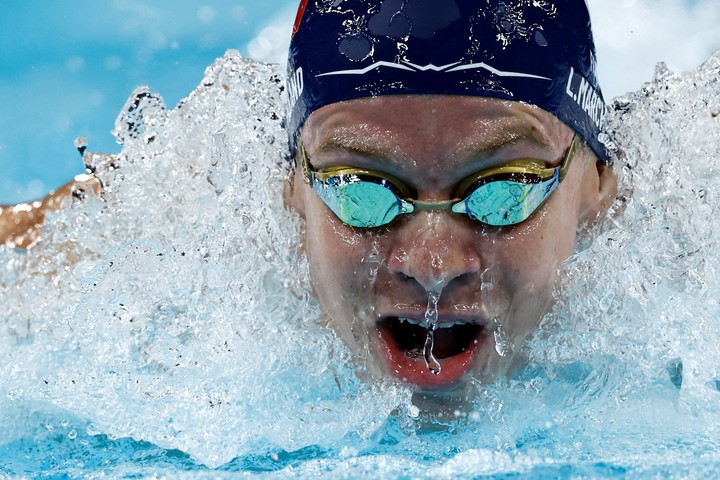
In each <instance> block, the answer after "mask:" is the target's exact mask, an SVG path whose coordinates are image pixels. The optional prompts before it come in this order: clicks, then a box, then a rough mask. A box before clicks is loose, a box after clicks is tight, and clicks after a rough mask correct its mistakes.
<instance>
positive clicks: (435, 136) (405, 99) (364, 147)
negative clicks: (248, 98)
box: [302, 95, 572, 160]
mask: <svg viewBox="0 0 720 480" xmlns="http://www.w3.org/2000/svg"><path fill="white" fill-rule="evenodd" d="M571 138H572V132H571V131H570V129H569V128H568V127H567V126H565V125H564V124H563V123H562V122H560V121H559V120H558V119H557V118H556V117H555V116H553V115H552V114H550V113H548V112H546V111H544V110H542V109H540V108H537V107H534V106H531V105H527V104H524V103H520V102H512V101H505V100H498V99H491V98H481V97H466V96H457V95H405V96H382V97H375V98H363V99H357V100H350V101H346V102H339V103H335V104H331V105H327V106H325V107H322V108H320V109H318V110H317V111H315V112H313V114H312V115H311V116H310V118H309V119H308V121H307V123H306V124H305V127H304V128H303V131H302V141H303V144H304V145H305V146H306V147H307V149H308V150H309V151H323V150H333V149H344V150H351V151H360V152H363V153H366V154H373V155H379V156H383V157H388V156H390V157H394V158H397V159H403V158H406V159H408V160H410V159H418V158H421V157H428V156H429V157H433V158H443V159H445V160H452V159H454V158H462V157H465V156H468V155H478V154H482V153H483V152H485V153H487V154H488V155H492V154H493V153H495V152H497V151H500V150H503V149H507V148H511V149H512V148H516V149H521V150H525V151H534V152H528V154H532V153H535V155H534V156H536V157H538V158H543V157H544V156H549V158H554V157H555V156H556V155H557V154H558V153H560V152H562V151H563V150H564V149H565V148H566V147H567V144H568V143H569V141H570V139H571Z"/></svg>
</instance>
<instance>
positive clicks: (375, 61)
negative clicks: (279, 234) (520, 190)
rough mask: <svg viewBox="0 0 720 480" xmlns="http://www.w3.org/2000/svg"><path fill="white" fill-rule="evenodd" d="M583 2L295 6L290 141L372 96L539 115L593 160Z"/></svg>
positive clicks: (335, 1) (598, 118)
mask: <svg viewBox="0 0 720 480" xmlns="http://www.w3.org/2000/svg"><path fill="white" fill-rule="evenodd" d="M595 64H596V57H595V46H594V43H593V38H592V32H591V29H590V16H589V13H588V9H587V4H586V2H585V0H500V1H498V0H310V1H308V0H302V2H301V4H300V8H299V10H298V14H297V18H296V20H295V26H294V28H293V37H292V40H291V43H290V53H289V59H288V94H289V98H290V106H291V112H290V118H289V120H288V134H289V136H290V148H291V151H292V153H293V156H294V154H295V150H296V146H297V139H298V135H299V131H300V128H301V127H302V126H303V124H304V123H305V121H306V120H307V118H308V117H309V116H310V114H311V113H312V112H313V111H315V110H317V109H318V108H320V107H322V106H324V105H329V104H331V103H335V102H340V101H343V100H352V99H356V98H363V97H374V96H378V95H407V94H439V95H472V96H480V97H492V98H499V99H505V100H514V101H518V102H525V103H529V104H532V105H535V106H538V107H540V108H542V109H544V110H546V111H548V112H550V113H552V114H554V115H555V116H556V117H557V118H559V119H560V120H561V121H563V122H564V123H565V124H567V125H568V126H569V127H570V128H572V129H573V130H575V131H576V132H577V133H578V134H580V136H581V137H582V138H583V139H584V140H585V141H586V142H587V143H588V145H589V146H590V147H591V148H592V150H593V151H594V152H595V154H596V155H597V156H598V158H599V159H600V160H601V161H603V162H605V163H611V161H610V156H609V154H608V152H607V150H606V148H605V146H604V145H603V144H602V143H601V142H600V141H599V139H598V136H599V134H600V128H601V125H602V122H603V118H604V116H605V112H606V106H605V102H604V100H603V96H602V92H601V91H600V87H599V85H598V82H597V79H596V77H595Z"/></svg>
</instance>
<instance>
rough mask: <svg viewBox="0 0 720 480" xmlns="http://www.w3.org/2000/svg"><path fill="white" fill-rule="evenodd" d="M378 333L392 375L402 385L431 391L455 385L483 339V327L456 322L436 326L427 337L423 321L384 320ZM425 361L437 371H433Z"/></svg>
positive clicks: (409, 319) (466, 370)
mask: <svg viewBox="0 0 720 480" xmlns="http://www.w3.org/2000/svg"><path fill="white" fill-rule="evenodd" d="M378 332H379V335H380V340H381V345H382V346H383V347H384V348H383V353H384V354H385V356H386V358H385V360H386V362H387V364H388V367H389V368H390V371H391V373H392V374H393V375H394V376H395V377H397V378H398V379H400V380H402V381H405V382H408V383H412V384H415V385H418V386H420V387H423V388H430V389H437V388H445V387H449V386H452V385H453V384H455V383H457V382H458V381H459V380H460V379H461V378H462V376H463V375H465V373H467V372H468V371H469V370H470V369H471V368H472V366H473V364H474V358H475V356H476V355H475V354H476V353H477V351H478V347H479V346H480V344H481V343H482V342H483V340H484V338H485V335H484V333H485V329H484V328H483V327H482V325H480V324H478V323H474V322H465V321H459V320H458V321H442V322H438V323H437V325H436V326H435V328H434V329H433V330H432V332H431V333H430V326H429V325H428V324H426V323H425V322H424V321H421V320H417V319H411V318H405V317H386V318H383V319H381V320H380V321H379V322H378ZM429 333H430V334H431V339H432V341H430V342H428V335H429ZM430 346H431V347H430ZM428 350H431V351H428ZM429 355H430V356H429ZM428 358H430V359H431V362H433V363H434V362H437V363H434V364H435V365H437V366H438V367H439V368H433V365H431V364H429V363H428Z"/></svg>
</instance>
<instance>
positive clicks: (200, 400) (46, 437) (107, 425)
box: [0, 2, 720, 478]
mask: <svg viewBox="0 0 720 480" xmlns="http://www.w3.org/2000/svg"><path fill="white" fill-rule="evenodd" d="M325 3H328V2H325ZM719 70H720V54H718V55H716V56H714V57H713V58H712V59H711V60H709V61H708V63H707V64H706V65H705V66H703V67H701V68H699V69H698V70H696V71H694V72H689V73H687V74H683V75H682V76H677V75H662V78H658V79H657V80H656V81H655V82H652V83H650V84H648V85H647V86H646V87H645V88H644V89H643V90H642V91H641V92H638V93H636V94H629V95H628V96H627V97H626V99H619V100H618V101H616V102H615V104H614V112H613V117H614V118H613V121H612V125H611V126H612V128H613V129H614V130H615V133H617V134H618V135H616V136H615V141H616V143H617V145H618V146H621V147H622V148H623V149H624V154H625V155H624V157H622V158H621V159H619V160H618V162H617V163H616V167H615V168H616V171H617V172H618V174H619V175H620V176H621V178H622V182H623V183H622V187H623V191H624V192H625V193H624V194H623V197H622V204H621V205H620V206H619V207H618V210H621V209H624V212H623V213H622V215H618V216H615V217H609V218H608V220H607V223H606V225H605V226H604V228H603V229H601V230H599V231H598V232H596V236H595V238H594V240H593V241H592V242H590V244H589V245H588V246H585V247H584V249H580V250H579V251H578V252H577V254H576V255H575V256H574V257H573V258H572V259H569V260H568V262H567V265H566V266H565V267H564V268H565V271H564V280H563V290H562V292H561V293H558V297H557V304H556V307H555V311H554V312H553V313H551V314H550V315H549V316H548V317H547V318H546V320H545V322H544V323H543V325H542V326H541V328H540V330H539V331H538V332H537V334H536V335H535V336H534V337H533V338H531V339H529V341H528V342H527V344H526V345H523V346H522V348H523V349H525V348H527V353H528V356H529V357H530V360H531V366H530V367H529V368H528V369H526V370H524V371H522V372H521V375H518V377H516V378H510V379H503V380H500V381H497V382H495V383H491V384H485V383H482V384H478V385H474V386H476V387H477V395H473V396H472V397H469V401H474V405H473V411H472V414H471V418H472V422H470V423H469V424H467V425H465V424H460V423H453V424H452V432H447V435H445V434H440V433H438V434H433V435H422V436H420V435H414V434H409V435H406V434H405V432H404V431H403V430H402V427H403V425H399V426H398V422H400V421H401V420H402V419H398V417H397V416H394V414H390V412H393V411H409V412H412V415H410V416H411V417H415V416H417V415H418V414H419V416H422V414H421V413H420V412H418V411H417V410H416V409H413V408H412V406H408V405H410V401H409V397H410V394H409V393H408V391H407V390H403V389H402V388H400V387H398V386H397V385H396V384H394V383H392V384H390V383H382V382H379V383H368V384H362V383H361V382H359V381H358V380H357V377H355V369H354V368H353V366H352V360H351V359H352V355H351V354H350V353H349V352H348V351H347V349H346V348H345V347H344V346H343V344H342V343H341V342H339V341H337V339H336V338H334V337H333V334H332V332H330V331H328V330H327V329H324V328H322V327H321V326H320V325H321V322H320V316H319V312H318V310H319V309H318V306H317V303H316V302H315V301H314V300H313V299H312V298H311V297H310V296H309V294H308V293H307V292H308V291H310V290H311V289H310V287H309V280H308V273H307V265H306V264H305V263H304V262H303V260H302V259H300V260H298V259H297V258H294V257H293V256H292V255H290V254H289V253H288V252H291V251H295V250H296V249H297V245H296V243H295V241H294V240H293V239H294V238H296V237H297V236H298V234H297V232H298V231H299V230H300V228H301V224H300V222H299V220H298V219H297V218H295V217H292V216H291V215H289V214H287V212H285V211H284V210H283V208H282V201H281V199H280V195H279V194H278V192H280V191H282V181H283V180H284V178H285V176H286V174H285V173H284V167H283V165H285V163H284V162H285V158H284V156H285V155H286V151H287V144H286V143H285V142H286V140H285V138H286V136H285V133H284V132H283V130H282V127H281V125H280V121H279V120H278V115H277V113H278V112H280V111H281V109H282V108H283V107H282V102H281V100H280V98H279V92H278V91H277V90H278V89H279V84H278V83H277V78H278V72H277V70H276V69H274V68H273V67H269V66H266V65H258V64H254V63H251V62H246V61H243V60H241V59H239V58H238V57H237V55H229V56H228V57H226V58H224V59H222V60H220V61H219V62H218V63H217V64H215V65H213V66H211V67H210V68H209V69H208V74H207V76H206V79H205V80H204V81H203V82H202V85H200V86H199V87H198V88H197V89H196V90H195V91H194V92H193V93H192V94H191V96H190V97H188V99H186V100H185V101H183V102H182V104H181V105H180V106H179V107H177V108H175V109H172V110H170V111H167V110H165V109H164V107H163V103H162V102H161V101H160V99H157V100H153V97H152V96H149V95H148V94H145V93H144V92H143V91H138V92H137V95H136V97H137V98H134V99H133V100H132V102H131V104H129V105H127V107H126V108H127V111H126V112H125V113H124V114H123V115H122V116H121V119H120V120H119V122H118V129H117V135H118V138H119V139H121V140H122V142H123V151H122V153H121V154H120V155H118V156H115V157H99V156H98V157H95V156H88V155H89V154H88V153H87V152H86V157H85V158H86V163H88V165H90V166H93V168H94V169H95V171H98V172H101V173H100V174H101V175H102V178H103V181H104V185H105V192H106V198H105V200H104V201H100V200H98V199H94V198H93V197H92V196H88V198H87V199H86V200H84V201H82V202H76V204H74V206H73V207H72V208H70V209H68V210H65V211H61V212H55V213H53V214H52V215H50V216H49V218H48V223H47V225H46V228H45V230H44V231H43V237H44V238H43V240H42V241H41V242H40V244H39V245H38V247H37V248H36V249H35V250H33V251H30V252H27V253H20V252H17V251H14V250H12V249H7V248H3V247H0V306H2V308H0V360H1V361H0V415H1V416H2V418H4V419H7V421H4V422H2V425H0V458H2V459H3V472H5V473H8V474H11V475H13V474H14V475H16V476H38V475H46V476H58V477H64V476H68V475H70V476H90V477H92V476H100V475H107V474H108V472H109V473H110V475H114V476H152V475H155V476H173V477H174V476H183V472H182V471H184V470H185V471H186V470H193V472H192V473H185V474H184V476H188V475H190V476H192V477H194V478H195V477H200V478H217V477H219V476H223V474H224V473H226V472H220V471H218V470H211V468H212V467H218V466H221V468H222V469H223V470H225V471H242V472H243V473H244V474H245V475H247V474H248V472H261V473H263V474H264V475H267V476H268V477H272V478H292V477H295V478H306V477H309V476H320V477H353V478H354V477H361V476H367V474H368V472H373V473H374V474H375V476H383V477H409V476H412V477H419V478H426V477H441V478H447V477H478V476H513V475H515V476H517V475H525V476H531V477H532V476H539V477H540V476H545V477H549V476H552V477H555V476H587V477H603V478H605V477H611V476H617V475H625V476H642V477H651V476H652V477H663V478H664V477H667V476H677V477H689V478H715V477H717V476H718V471H720V427H718V426H719V425H720V408H718V405H719V404H720V403H719V402H718V397H719V396H720V392H718V387H717V379H718V378H720V353H719V351H718V349H717V345H718V343H719V342H720V340H719V338H720V334H719V333H718V329H717V328H716V325H717V323H718V312H720V309H719V308H718V300H717V299H718V298H720V295H719V293H718V292H720V274H719V272H720V257H719V256H718V255H717V254H716V252H717V251H718V250H720V227H719V226H718V220H717V219H718V218H720V215H718V205H720V201H719V200H718V195H717V192H718V191H720V180H718V179H720V174H719V172H718V162H717V152H718V151H720V128H718V126H719V124H718V122H720V104H719V103H718V98H720V83H718V81H717V72H718V71H719ZM95 166H97V168H95ZM716 183H717V184H718V185H716ZM149 205H150V206H152V208H148V206H149ZM68 239H73V240H72V241H69V240H68ZM486 281H487V279H486ZM491 285H492V283H489V281H488V283H487V286H491ZM609 292H614V296H613V295H609V294H608V293H609ZM483 293H486V290H485V289H484V287H483ZM428 303H429V306H430V307H433V306H434V308H428V309H427V311H428V312H431V311H432V310H436V309H437V308H436V307H437V302H435V303H434V304H433V303H432V302H428ZM430 316H431V317H432V316H433V315H432V314H431V315H430ZM503 321H504V320H503ZM509 321H510V319H508V322H509ZM435 322H437V319H436V320H435ZM428 325H430V322H428ZM510 325H511V324H510V323H506V324H504V325H503V326H504V327H506V328H508V327H509V326H510ZM499 340H501V342H498V343H500V344H502V340H503V339H502V336H501V337H500V338H499ZM279 346H280V347H281V348H278V347H279ZM515 348H518V349H519V348H521V346H520V344H519V343H517V344H516V347H515ZM428 353H429V354H430V355H429V360H430V361H429V362H428V369H430V366H431V365H434V362H432V357H433V355H432V354H433V348H432V346H430V348H429V349H428ZM493 357H494V355H493ZM238 359H241V360H249V361H238ZM435 360H436V361H437V359H435ZM669 364H670V365H672V366H673V368H672V371H673V372H674V373H672V374H671V375H668V366H669ZM680 370H681V371H682V374H681V375H680V374H679V371H680ZM528 405H532V408H531V409H529V408H528ZM413 421H414V418H413ZM408 430H410V429H408ZM449 445H452V446H453V448H452V449H449V448H448V446H449ZM357 452H362V453H361V454H358V453H357ZM48 458H51V459H53V461H52V462H48V460H47V459H48ZM88 459H90V460H88ZM698 459H701V460H702V461H698ZM80 464H82V465H83V467H79V465H80ZM618 472H620V473H618ZM158 474H159V475H158ZM227 475H228V476H230V473H227Z"/></svg>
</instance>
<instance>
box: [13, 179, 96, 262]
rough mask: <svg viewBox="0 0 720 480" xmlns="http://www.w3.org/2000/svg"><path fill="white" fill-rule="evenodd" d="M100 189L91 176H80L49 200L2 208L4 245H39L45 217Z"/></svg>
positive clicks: (19, 246) (16, 246)
mask: <svg viewBox="0 0 720 480" xmlns="http://www.w3.org/2000/svg"><path fill="white" fill-rule="evenodd" d="M99 190H100V185H99V183H98V181H97V179H95V178H94V177H92V176H90V175H78V176H76V177H75V178H73V179H72V180H71V181H70V182H68V183H66V184H65V185H63V186H62V187H60V188H58V189H57V190H53V191H51V192H50V193H49V194H48V195H47V196H46V197H45V198H43V199H41V200H36V201H34V202H28V203H20V204H17V205H0V245H6V246H9V247H15V248H30V247H32V246H33V245H35V243H37V241H38V239H39V238H40V233H41V231H42V224H43V222H44V221H45V215H46V214H47V213H48V212H50V211H53V210H59V209H61V208H64V207H65V206H67V205H70V203H71V201H72V198H73V197H76V198H77V197H81V196H84V195H85V194H87V193H88V192H89V191H93V192H96V193H97V192H99Z"/></svg>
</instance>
